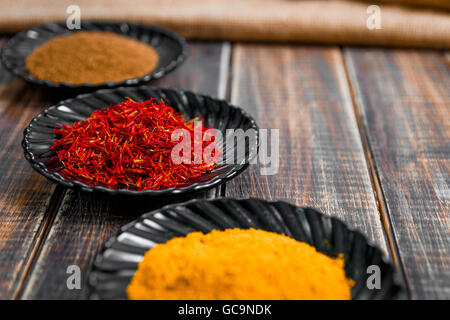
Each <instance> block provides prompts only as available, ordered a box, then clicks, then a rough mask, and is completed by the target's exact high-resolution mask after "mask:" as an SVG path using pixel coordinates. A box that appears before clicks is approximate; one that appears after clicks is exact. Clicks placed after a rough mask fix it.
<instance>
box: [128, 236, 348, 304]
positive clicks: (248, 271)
mask: <svg viewBox="0 0 450 320" xmlns="http://www.w3.org/2000/svg"><path fill="white" fill-rule="evenodd" d="M352 286H353V281H352V280H350V279H347V278H346V277H345V272H344V260H343V257H342V256H340V257H338V258H336V259H333V258H330V257H328V256H326V255H325V254H322V253H319V252H317V251H316V249H315V248H314V247H312V246H310V245H308V244H307V243H304V242H299V241H296V240H294V239H292V238H289V237H287V236H284V235H279V234H276V233H272V232H267V231H262V230H255V229H248V230H243V229H228V230H225V231H217V230H214V231H212V232H211V233H208V234H206V235H205V234H203V233H200V232H193V233H190V234H188V235H187V237H182V238H174V239H172V240H169V241H168V242H167V243H165V244H158V245H157V246H155V247H154V248H152V249H150V250H149V251H148V252H147V253H146V254H145V257H144V259H143V261H142V262H141V263H140V264H139V267H138V270H137V271H136V274H135V275H134V277H133V279H132V280H131V283H130V284H129V285H128V288H127V295H128V297H129V298H130V299H138V300H144V299H169V300H170V299H350V298H351V294H350V289H351V287H352Z"/></svg>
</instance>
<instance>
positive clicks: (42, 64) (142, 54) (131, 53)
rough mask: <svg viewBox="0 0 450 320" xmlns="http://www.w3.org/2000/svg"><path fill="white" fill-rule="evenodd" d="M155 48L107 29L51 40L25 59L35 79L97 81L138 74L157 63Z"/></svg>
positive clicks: (70, 81)
mask: <svg viewBox="0 0 450 320" xmlns="http://www.w3.org/2000/svg"><path fill="white" fill-rule="evenodd" d="M158 60H159V57H158V54H157V52H156V51H155V49H154V48H153V47H151V46H149V45H147V44H145V43H142V42H140V41H138V40H135V39H132V38H128V37H125V36H121V35H119V34H115V33H111V32H93V31H86V32H76V33H73V34H71V35H68V36H67V35H62V36H58V37H56V38H54V39H51V40H49V41H47V42H46V43H44V44H43V45H41V46H40V47H38V48H36V49H35V50H34V51H33V52H32V53H31V54H30V55H29V56H28V57H27V58H26V66H27V69H28V71H29V72H30V73H31V74H32V75H33V76H34V77H36V78H37V79H41V80H50V81H52V82H57V83H61V82H68V83H71V84H75V85H77V84H83V83H92V84H99V83H102V82H106V81H111V82H118V81H123V80H125V79H130V78H137V77H141V76H143V75H145V74H147V73H149V72H151V71H153V70H154V69H155V68H156V66H157V64H158Z"/></svg>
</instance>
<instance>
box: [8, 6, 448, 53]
mask: <svg viewBox="0 0 450 320" xmlns="http://www.w3.org/2000/svg"><path fill="white" fill-rule="evenodd" d="M386 1H387V2H389V3H387V2H386ZM393 1H394V0H384V2H383V1H381V2H380V1H371V2H360V1H344V0H329V1H327V0H189V1H183V0H123V1H122V0H96V1H92V0H40V1H33V0H2V1H0V33H1V32H3V33H14V32H17V31H19V30H22V29H25V28H28V27H31V26H33V25H38V24H42V23H45V22H49V21H60V20H64V19H66V18H67V17H68V16H69V14H67V13H66V9H67V7H68V6H69V5H73V4H75V5H78V6H79V7H80V9H81V17H82V19H101V20H123V21H134V22H143V23H147V24H153V25H158V26H162V27H165V28H168V29H171V30H173V31H175V32H178V33H180V34H181V35H183V36H185V37H188V38H196V39H221V40H239V41H277V42H298V43H324V44H356V45H359V44H362V45H382V46H409V47H428V48H450V36H449V35H450V13H449V11H448V10H445V9H444V10H439V9H432V8H431V7H430V8H423V7H417V6H405V5H395V4H391V2H393ZM396 1H400V2H404V3H405V2H407V3H412V4H417V3H420V4H422V5H430V6H432V7H435V6H436V3H438V4H439V3H441V4H442V6H444V7H445V4H446V3H448V2H450V1H447V0H445V1H441V0H396ZM371 4H377V5H378V6H379V7H380V9H381V11H380V16H381V29H369V28H368V27H367V20H368V18H369V17H370V15H371V12H370V10H369V12H368V7H369V6H370V5H371Z"/></svg>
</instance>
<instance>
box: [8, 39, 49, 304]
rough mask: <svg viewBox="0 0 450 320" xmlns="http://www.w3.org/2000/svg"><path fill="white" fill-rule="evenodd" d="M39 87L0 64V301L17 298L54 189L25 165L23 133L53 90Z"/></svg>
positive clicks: (47, 214) (41, 234) (45, 219)
mask: <svg viewBox="0 0 450 320" xmlns="http://www.w3.org/2000/svg"><path fill="white" fill-rule="evenodd" d="M3 43H4V41H3V40H0V46H1V45H2V44H3ZM35 89H36V88H35V87H33V86H32V87H29V86H27V85H26V84H25V83H24V82H23V81H21V80H18V79H11V76H10V75H9V74H8V73H7V72H6V71H5V70H4V69H3V66H2V65H0V141H1V149H0V299H11V298H14V297H16V295H17V293H18V290H19V289H20V284H21V281H22V279H23V277H24V276H25V275H26V270H27V268H28V261H29V259H28V258H29V257H30V256H32V255H33V254H34V250H35V248H36V244H37V243H38V242H39V241H40V239H41V238H42V236H43V233H42V226H43V225H44V224H45V223H47V222H48V217H49V214H50V212H49V203H50V199H51V198H52V194H53V192H54V190H55V186H54V185H53V184H51V183H49V182H47V180H46V179H45V178H44V177H42V176H40V175H39V174H37V173H36V172H34V170H33V169H32V168H31V166H30V165H29V164H28V163H27V162H26V161H25V159H24V157H23V151H22V147H21V142H22V132H23V129H24V128H25V127H26V126H27V125H28V123H29V122H30V120H31V119H32V118H33V117H34V116H35V115H36V114H37V113H39V112H40V111H41V110H42V109H43V108H44V107H45V106H46V105H49V104H50V103H51V98H50V96H49V94H48V92H46V91H42V90H35Z"/></svg>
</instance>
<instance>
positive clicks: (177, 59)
mask: <svg viewBox="0 0 450 320" xmlns="http://www.w3.org/2000/svg"><path fill="white" fill-rule="evenodd" d="M80 31H106V32H114V33H118V34H120V35H123V36H127V37H130V38H133V39H136V40H139V41H141V42H143V43H146V44H149V45H151V46H152V47H153V48H154V49H155V50H156V52H157V53H158V56H159V61H158V65H157V67H156V68H155V69H154V70H153V71H152V72H150V73H148V74H145V75H144V76H142V77H139V78H133V79H126V80H123V81H118V82H104V83H101V84H91V83H84V84H80V85H73V84H70V83H67V82H62V83H56V82H52V81H49V80H40V79H37V78H35V77H33V76H32V75H31V74H30V73H29V72H28V70H27V67H26V64H25V59H26V57H27V56H28V55H30V54H31V52H33V50H34V49H36V48H37V47H39V46H40V45H42V44H44V43H45V42H47V41H48V40H50V39H53V38H55V37H57V36H60V35H62V34H70V33H72V32H80ZM187 55H188V45H187V43H186V41H185V40H184V39H183V38H182V37H180V36H179V35H177V34H175V33H173V32H171V31H168V30H165V29H162V28H158V27H152V26H147V25H143V24H136V23H131V22H100V21H87V20H82V21H81V29H80V30H73V31H71V30H69V29H67V27H66V23H65V22H60V23H46V24H44V25H41V26H38V27H34V28H31V29H28V30H25V31H22V32H20V33H18V34H16V35H15V36H14V37H12V38H11V39H10V40H9V41H8V42H7V43H6V44H5V45H4V46H3V49H2V52H1V54H0V60H1V61H2V63H3V65H4V66H5V68H6V69H7V70H9V71H10V72H11V73H13V74H14V75H16V76H18V77H20V78H22V79H23V80H25V81H28V82H32V83H36V84H39V85H45V86H48V87H52V88H70V89H96V88H97V89H98V88H105V87H109V88H112V87H118V86H127V85H136V84H139V83H143V82H146V81H150V80H153V79H158V78H160V77H162V76H163V75H164V74H166V73H168V72H170V71H172V70H173V69H175V68H176V67H177V66H179V65H180V64H181V63H182V62H183V61H184V60H185V59H186V57H187Z"/></svg>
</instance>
